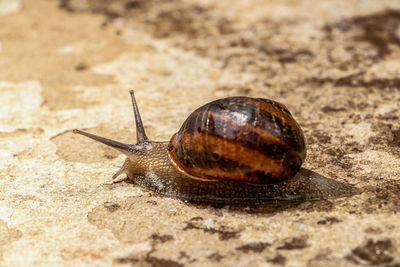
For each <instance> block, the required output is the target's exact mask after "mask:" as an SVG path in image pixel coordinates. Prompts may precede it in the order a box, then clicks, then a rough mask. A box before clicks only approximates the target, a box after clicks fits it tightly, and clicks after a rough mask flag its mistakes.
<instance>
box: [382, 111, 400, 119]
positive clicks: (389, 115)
mask: <svg viewBox="0 0 400 267" xmlns="http://www.w3.org/2000/svg"><path fill="white" fill-rule="evenodd" d="M395 112H396V110H392V111H390V112H388V113H386V114H383V115H378V116H377V118H378V119H379V120H385V121H397V120H398V119H399V117H398V116H396V115H393V113H395Z"/></svg>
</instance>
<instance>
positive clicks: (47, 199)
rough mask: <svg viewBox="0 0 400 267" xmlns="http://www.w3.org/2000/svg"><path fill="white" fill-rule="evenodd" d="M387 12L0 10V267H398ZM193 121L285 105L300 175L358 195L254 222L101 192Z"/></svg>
mask: <svg viewBox="0 0 400 267" xmlns="http://www.w3.org/2000/svg"><path fill="white" fill-rule="evenodd" d="M399 74H400V2H399V1H384V0H380V1H376V0H370V1H368V0H365V1H355V0H340V1H339V0H335V1H333V0H332V1H306V0H304V1H300V0H299V1H295V0H292V1H274V0H271V1H265V0H264V1H263V0H249V1H228V0H221V1H211V0H195V1H189V0H168V1H163V0H148V1H144V0H133V1H122V0H121V1H117V0H114V1H112V0H110V1H101V0H62V1H56V0H34V1H33V0H25V1H23V0H21V1H12V0H8V1H7V0H0V192H1V194H0V196H1V197H0V199H1V203H0V265H1V266H82V265H86V266H110V265H114V266H120V265H121V266H130V265H135V266H356V265H360V264H362V265H381V266H400V249H399V246H400V215H399V212H400V204H399V203H400V168H399V166H400V124H399V118H400V111H399V108H400V104H399V103H400V78H399V77H400V75H399ZM129 89H135V92H136V99H137V101H138V104H139V106H140V109H141V113H142V119H143V121H144V124H145V128H146V131H147V134H148V136H149V137H150V138H151V139H152V140H168V139H169V138H170V137H171V136H172V135H173V134H174V133H175V132H176V131H177V130H178V129H179V127H180V125H181V124H182V122H183V121H184V120H185V118H186V117H187V116H188V114H189V113H190V112H191V111H192V110H194V109H195V108H196V107H198V106H200V105H202V104H204V103H206V102H208V101H211V100H214V99H216V98H220V97H226V96H232V95H245V96H253V97H264V98H271V99H274V100H276V101H280V102H282V103H284V104H285V105H286V106H287V107H288V108H289V109H290V110H291V111H292V113H293V115H294V117H295V118H296V119H297V121H298V122H299V123H300V124H301V126H302V127H303V129H304V132H305V136H306V139H307V144H308V156H307V159H306V162H305V167H307V168H309V169H312V170H314V171H316V172H319V173H321V174H323V175H325V176H328V177H331V178H332V179H335V180H338V181H341V182H346V183H350V184H354V185H355V186H357V187H358V188H360V189H361V190H362V192H363V193H362V194H359V195H355V196H353V197H346V198H340V199H328V200H322V201H315V202H302V203H286V204H276V205H269V206H265V207H262V208H260V209H254V208H251V209H250V208H246V207H243V208H232V207H209V206H196V205H191V204H187V203H184V202H182V201H180V200H178V199H173V198H167V197H161V196H159V195H157V194H156V193H152V192H149V191H146V190H144V189H141V188H139V187H137V186H135V185H134V184H132V183H128V182H126V181H124V180H123V181H121V182H118V183H112V182H111V177H112V175H113V174H114V173H115V172H116V171H117V170H118V168H119V166H120V165H121V164H122V163H123V161H124V156H123V155H120V154H119V153H118V152H116V151H114V150H112V149H110V148H108V147H105V146H104V145H101V144H97V143H95V142H93V141H91V140H89V139H86V138H84V137H82V136H77V135H73V134H72V129H74V128H79V129H86V130H87V131H90V132H92V133H95V134H99V135H102V136H105V137H109V138H113V139H115V140H119V141H121V142H128V143H134V142H135V130H134V129H133V125H134V122H133V116H132V108H131V105H130V100H129V94H128V90H129Z"/></svg>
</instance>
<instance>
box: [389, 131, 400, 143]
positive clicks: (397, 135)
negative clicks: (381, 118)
mask: <svg viewBox="0 0 400 267" xmlns="http://www.w3.org/2000/svg"><path fill="white" fill-rule="evenodd" d="M391 132H392V136H393V139H392V140H390V141H388V145H389V146H391V147H400V128H399V129H393V130H391Z"/></svg>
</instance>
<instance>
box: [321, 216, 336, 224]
mask: <svg viewBox="0 0 400 267" xmlns="http://www.w3.org/2000/svg"><path fill="white" fill-rule="evenodd" d="M338 222H341V220H339V219H338V218H336V217H326V218H325V219H324V220H320V221H318V222H317V224H322V225H323V224H329V225H332V224H334V223H338Z"/></svg>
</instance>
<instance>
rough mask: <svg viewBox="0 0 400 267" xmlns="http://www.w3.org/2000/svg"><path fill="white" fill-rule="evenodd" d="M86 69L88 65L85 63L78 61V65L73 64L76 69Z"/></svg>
mask: <svg viewBox="0 0 400 267" xmlns="http://www.w3.org/2000/svg"><path fill="white" fill-rule="evenodd" d="M87 69H88V65H86V64H85V63H79V64H78V65H76V66H75V70H76V71H84V70H87Z"/></svg>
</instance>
